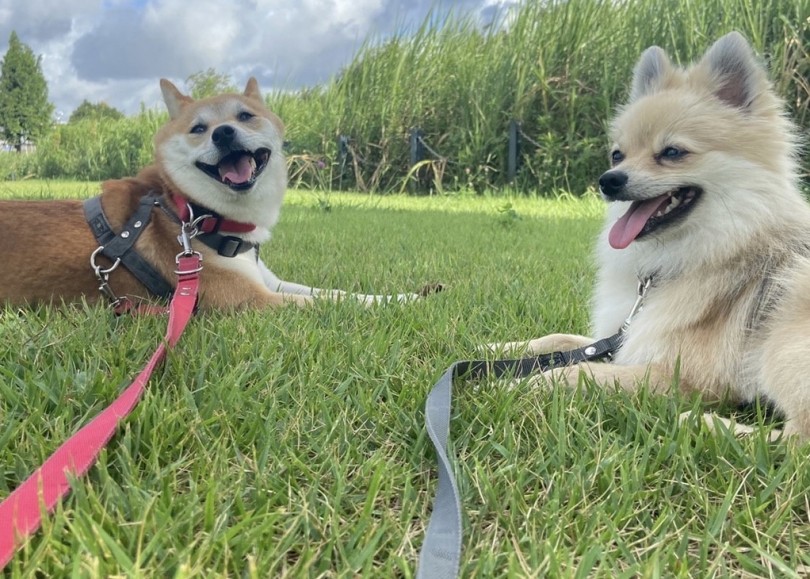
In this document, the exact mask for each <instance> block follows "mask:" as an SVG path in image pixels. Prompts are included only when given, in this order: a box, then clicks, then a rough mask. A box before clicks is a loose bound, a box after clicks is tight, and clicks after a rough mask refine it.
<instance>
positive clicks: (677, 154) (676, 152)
mask: <svg viewBox="0 0 810 579" xmlns="http://www.w3.org/2000/svg"><path fill="white" fill-rule="evenodd" d="M684 155H686V151H684V150H683V149H679V148H678V147H666V148H665V149H664V150H663V151H661V154H660V155H659V156H660V157H661V158H662V159H669V160H671V161H674V160H676V159H680V158H681V157H683V156H684Z"/></svg>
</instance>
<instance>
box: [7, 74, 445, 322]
mask: <svg viewBox="0 0 810 579" xmlns="http://www.w3.org/2000/svg"><path fill="white" fill-rule="evenodd" d="M160 86H161V90H162V92H163V99H164V101H165V103H166V107H167V109H168V111H169V121H168V122H167V123H166V124H165V125H164V126H163V127H162V128H161V129H160V130H159V131H158V132H157V135H156V136H155V162H154V163H153V164H151V165H149V166H147V167H145V168H144V169H143V170H141V171H140V172H139V173H138V175H136V176H135V177H133V178H128V179H117V180H111V181H106V182H105V183H104V184H103V185H102V191H101V195H99V196H98V197H96V198H94V199H91V200H88V201H86V202H84V203H83V202H82V201H78V200H75V201H70V200H68V201H3V202H0V247H2V248H3V253H4V264H5V267H6V271H7V273H8V275H4V276H3V277H2V279H0V302H5V303H9V304H13V305H22V304H36V303H42V302H46V303H47V302H56V303H60V302H72V301H77V300H80V299H86V300H88V301H95V300H97V299H99V298H109V299H110V301H112V302H113V303H114V304H115V305H120V304H121V303H133V302H135V301H143V300H150V299H153V298H156V297H157V298H168V297H170V296H171V294H172V292H173V290H174V286H175V284H176V280H175V271H174V270H175V269H177V264H176V263H175V257H176V255H177V253H178V252H179V251H181V250H183V249H187V250H193V251H195V252H198V253H200V254H201V255H202V257H203V269H204V271H203V272H202V274H201V277H200V301H199V305H200V307H201V308H204V309H233V308H265V307H273V306H279V305H282V304H285V303H295V304H298V305H305V304H308V303H310V302H311V301H312V299H313V297H316V296H323V297H326V298H328V299H339V298H341V297H343V296H345V295H347V294H345V293H344V292H341V291H338V290H323V289H318V288H311V287H308V286H304V285H301V284H296V283H292V282H286V281H284V280H282V279H280V278H279V277H277V276H276V275H274V274H273V273H272V272H271V271H270V269H269V268H268V267H267V266H265V264H264V263H263V262H262V260H261V259H259V244H260V243H262V242H264V241H267V240H268V239H269V237H270V231H271V229H272V227H273V226H274V225H275V223H276V221H277V220H278V217H279V211H280V209H281V203H282V199H283V198H284V192H285V190H286V187H287V166H286V163H285V160H284V154H283V151H282V145H283V141H284V125H283V124H282V122H281V119H279V118H278V117H277V116H276V115H275V114H273V113H272V112H271V111H269V110H268V109H267V108H266V107H265V103H264V99H263V98H262V96H261V93H260V91H259V86H258V83H257V82H256V80H255V79H254V78H251V79H250V80H249V81H248V83H247V86H246V87H245V90H244V92H243V93H242V94H224V95H219V96H215V97H211V98H206V99H201V100H194V99H192V98H190V97H188V96H186V95H184V94H182V93H181V92H180V91H179V90H177V88H176V87H175V86H174V85H173V84H172V83H171V82H169V81H168V80H165V79H164V80H162V81H161V83H160ZM181 222H185V223H187V230H188V232H189V233H190V234H191V235H190V237H193V239H191V240H190V241H189V240H187V243H190V247H189V248H183V247H181V246H180V245H179V244H178V234H179V233H180V229H181ZM432 289H435V288H430V289H426V290H425V291H426V292H427V291H431V290H432ZM99 290H102V291H101V292H99ZM350 296H351V297H352V298H355V299H358V300H360V301H362V302H364V303H366V304H371V303H377V302H385V301H391V300H398V301H402V300H406V299H410V298H416V297H418V296H417V295H415V294H399V295H395V296H381V295H365V294H350Z"/></svg>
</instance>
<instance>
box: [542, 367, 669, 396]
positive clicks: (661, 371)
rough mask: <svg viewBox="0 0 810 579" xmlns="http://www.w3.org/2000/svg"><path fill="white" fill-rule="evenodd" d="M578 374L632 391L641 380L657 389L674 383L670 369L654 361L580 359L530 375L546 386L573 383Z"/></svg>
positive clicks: (577, 379) (657, 390) (651, 388)
mask: <svg viewBox="0 0 810 579" xmlns="http://www.w3.org/2000/svg"><path fill="white" fill-rule="evenodd" d="M580 376H582V377H584V378H586V382H585V383H586V384H587V383H588V382H594V383H596V384H597V385H599V386H601V387H607V388H616V387H619V388H622V389H623V390H626V391H628V392H635V391H636V390H638V389H639V388H640V387H641V386H642V385H644V384H649V388H650V390H651V391H653V392H658V393H663V392H667V391H668V390H669V389H670V388H671V387H672V386H673V378H672V375H671V373H670V372H669V371H667V370H666V369H665V368H663V367H662V366H659V365H657V364H650V365H648V366H642V365H634V366H622V365H619V364H608V363H605V362H582V363H580V364H577V365H574V366H564V367H562V368H552V369H551V370H547V371H546V372H544V373H543V374H540V375H538V376H535V377H534V378H532V380H531V384H532V385H537V386H548V385H549V384H552V383H556V384H565V385H567V386H569V387H576V386H577V385H578V384H579V383H580ZM681 386H683V384H681Z"/></svg>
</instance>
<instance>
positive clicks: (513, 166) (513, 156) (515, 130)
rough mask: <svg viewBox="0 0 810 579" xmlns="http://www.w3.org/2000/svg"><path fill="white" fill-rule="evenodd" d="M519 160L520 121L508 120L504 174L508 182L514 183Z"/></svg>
mask: <svg viewBox="0 0 810 579" xmlns="http://www.w3.org/2000/svg"><path fill="white" fill-rule="evenodd" d="M519 162H520V123H519V122H518V121H516V120H515V119H512V120H511V121H509V155H508V157H507V167H506V175H507V179H508V181H509V183H511V184H514V181H515V177H517V172H518V169H519V168H520V167H519Z"/></svg>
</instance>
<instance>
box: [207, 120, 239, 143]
mask: <svg viewBox="0 0 810 579" xmlns="http://www.w3.org/2000/svg"><path fill="white" fill-rule="evenodd" d="M235 137H236V130H235V129H234V128H233V127H232V126H231V125H222V126H220V127H217V128H216V129H214V132H213V133H211V140H212V141H213V142H214V144H215V145H216V146H217V147H219V148H228V147H230V146H231V143H233V140H234V138H235Z"/></svg>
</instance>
